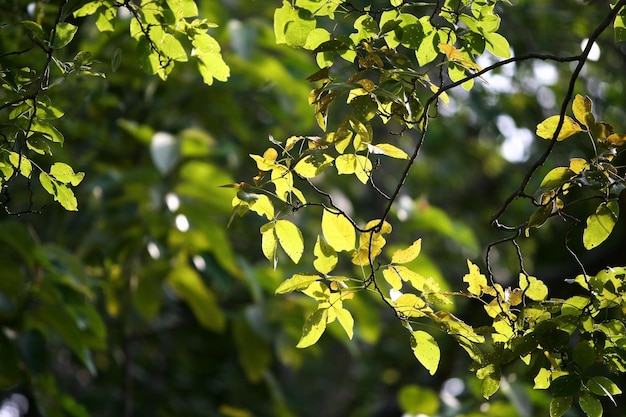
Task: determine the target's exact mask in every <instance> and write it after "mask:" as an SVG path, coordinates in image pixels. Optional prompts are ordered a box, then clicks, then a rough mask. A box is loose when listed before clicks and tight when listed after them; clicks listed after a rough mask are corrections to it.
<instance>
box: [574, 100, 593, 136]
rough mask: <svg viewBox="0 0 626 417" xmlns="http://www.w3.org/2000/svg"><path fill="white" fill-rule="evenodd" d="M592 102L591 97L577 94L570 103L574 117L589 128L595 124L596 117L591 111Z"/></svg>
mask: <svg viewBox="0 0 626 417" xmlns="http://www.w3.org/2000/svg"><path fill="white" fill-rule="evenodd" d="M591 108H592V103H591V99H590V98H589V97H587V96H585V97H583V96H581V95H580V94H577V95H576V97H575V98H574V102H573V103H572V110H573V112H574V117H576V120H578V121H579V122H580V123H582V124H583V125H585V126H587V128H589V129H591V127H592V126H594V125H595V124H596V119H595V117H594V116H593V113H591Z"/></svg>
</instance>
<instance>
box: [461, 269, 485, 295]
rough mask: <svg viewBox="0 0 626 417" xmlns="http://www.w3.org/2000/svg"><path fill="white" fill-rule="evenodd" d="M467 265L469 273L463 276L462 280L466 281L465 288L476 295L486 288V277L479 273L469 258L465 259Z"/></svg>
mask: <svg viewBox="0 0 626 417" xmlns="http://www.w3.org/2000/svg"><path fill="white" fill-rule="evenodd" d="M467 267H468V268H469V274H465V276H463V281H464V282H467V283H468V284H469V285H468V288H467V290H468V291H469V292H470V293H472V294H474V295H477V296H480V295H481V294H482V293H483V289H484V288H487V277H486V276H485V275H483V274H481V273H480V269H479V268H478V266H477V265H474V264H473V263H472V262H470V261H469V260H468V261H467Z"/></svg>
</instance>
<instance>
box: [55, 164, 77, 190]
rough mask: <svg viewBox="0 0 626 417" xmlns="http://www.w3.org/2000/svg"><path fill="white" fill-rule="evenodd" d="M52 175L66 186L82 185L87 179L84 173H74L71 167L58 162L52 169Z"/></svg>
mask: <svg viewBox="0 0 626 417" xmlns="http://www.w3.org/2000/svg"><path fill="white" fill-rule="evenodd" d="M50 175H52V176H53V177H54V178H56V180H57V181H60V182H62V183H64V184H68V183H69V184H72V185H74V186H76V185H78V184H80V182H81V181H82V180H83V178H84V177H85V173H84V172H77V173H74V170H73V169H72V167H71V166H69V165H67V164H64V163H63V162H56V163H54V164H53V165H52V166H51V167H50Z"/></svg>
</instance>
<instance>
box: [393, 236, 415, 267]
mask: <svg viewBox="0 0 626 417" xmlns="http://www.w3.org/2000/svg"><path fill="white" fill-rule="evenodd" d="M421 250H422V239H417V240H416V241H415V242H413V243H412V244H411V246H409V247H408V248H406V249H398V250H397V251H395V252H394V253H393V255H392V256H391V263H392V264H405V263H408V262H411V261H412V260H414V259H415V258H417V257H418V256H419V254H420V251H421Z"/></svg>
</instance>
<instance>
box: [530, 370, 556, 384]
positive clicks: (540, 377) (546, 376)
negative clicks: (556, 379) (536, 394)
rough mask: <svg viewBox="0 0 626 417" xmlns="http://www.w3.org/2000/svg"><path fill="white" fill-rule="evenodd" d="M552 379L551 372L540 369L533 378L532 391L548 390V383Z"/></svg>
mask: <svg viewBox="0 0 626 417" xmlns="http://www.w3.org/2000/svg"><path fill="white" fill-rule="evenodd" d="M551 378H552V372H551V371H550V370H549V369H546V368H541V369H540V370H539V372H537V375H536V376H535V379H534V382H535V385H534V386H533V388H534V389H548V388H550V381H551Z"/></svg>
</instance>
